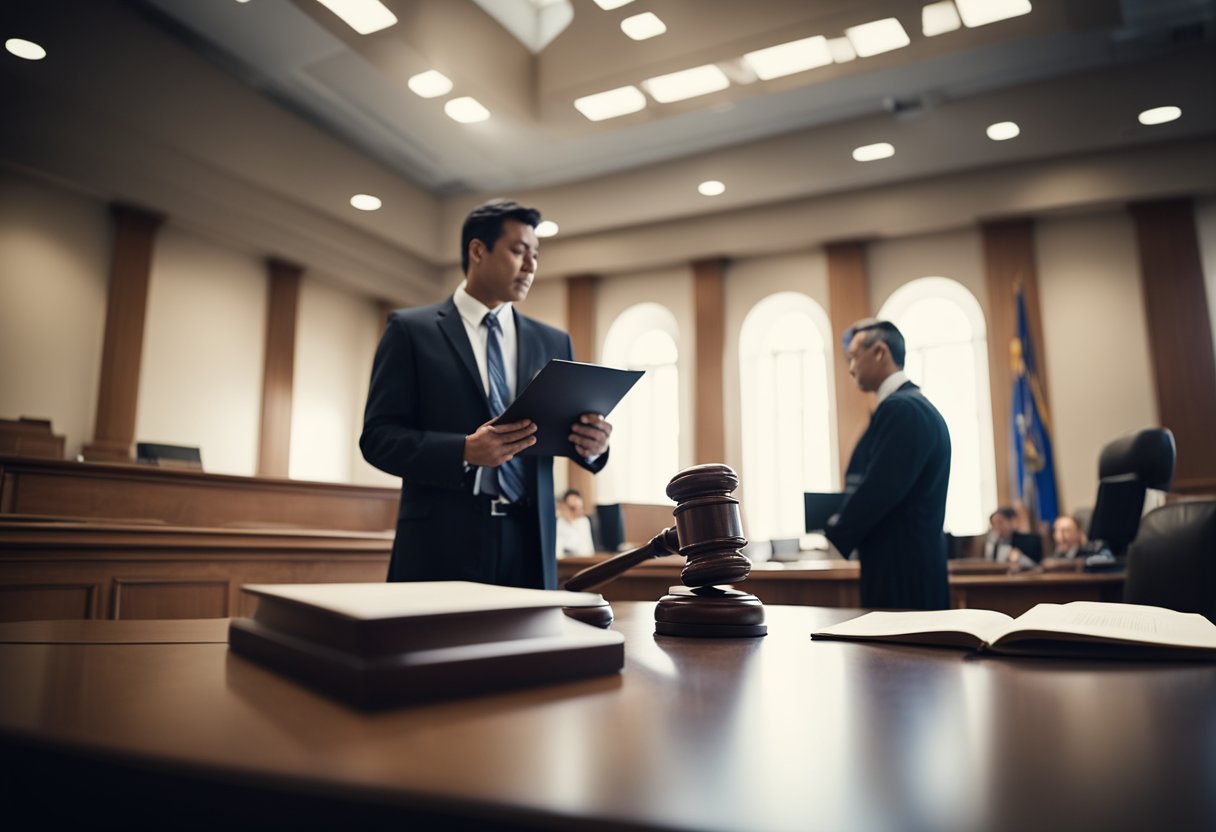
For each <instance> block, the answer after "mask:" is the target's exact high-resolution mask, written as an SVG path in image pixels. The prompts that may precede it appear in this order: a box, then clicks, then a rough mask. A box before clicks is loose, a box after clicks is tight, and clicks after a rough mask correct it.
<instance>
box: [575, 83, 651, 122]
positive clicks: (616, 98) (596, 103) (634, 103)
mask: <svg viewBox="0 0 1216 832" xmlns="http://www.w3.org/2000/svg"><path fill="white" fill-rule="evenodd" d="M645 106H646V96H644V95H642V91H641V90H639V89H638V88H637V87H635V86H632V85H631V86H628V87H617V88H616V89H614V90H608V91H607V92H597V93H596V94H595V95H584V96H583V97H582V98H576V99H575V100H574V107H575V109H576V110H578V111H579V112H580V113H582V114H583V115H585V116H586V117H587V118H589V119H590V120H591V121H603V120H604V119H608V118H616V117H617V116H625V115H629V114H630V113H636V112H637V111H638V110H641V109H643V108H644V107H645Z"/></svg>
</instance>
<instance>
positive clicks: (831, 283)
mask: <svg viewBox="0 0 1216 832" xmlns="http://www.w3.org/2000/svg"><path fill="white" fill-rule="evenodd" d="M824 251H825V253H826V254H827V265H828V317H829V318H830V319H831V323H832V344H831V349H832V355H833V356H834V361H835V371H834V373H833V375H834V376H835V379H836V443H837V448H838V449H839V451H840V481H841V483H842V484H843V482H844V471H845V468H847V467H848V465H849V457H850V456H852V454H853V448H855V447H856V446H857V441H858V440H859V439H861V434H862V433H864V432H865V429H866V426H867V425H868V424H869V422H870V410H871V408H872V398H873V397H872V396H871V395H869V394H867V393H862V392H861V390H859V389H858V387H857V382H855V381H853V377H852V376H850V375H849V363H848V359H847V358H846V357H845V352H844V348H843V346H842V345H840V343H839V341H838V340H837V339H838V338H840V337H841V336H842V335H843V334H844V331H845V330H846V329H848V328H849V327H850V326H852V325H853V324H854V323H856V322H857V321H859V320H861V319H862V318H868V317H870V316H871V315H873V314H874V312H873V309H872V307H871V306H870V289H869V282H868V280H867V276H866V244H865V243H862V242H846V243H828V245H827V246H826V247H825V248H824Z"/></svg>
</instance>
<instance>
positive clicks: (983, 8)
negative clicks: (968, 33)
mask: <svg viewBox="0 0 1216 832" xmlns="http://www.w3.org/2000/svg"><path fill="white" fill-rule="evenodd" d="M956 2H957V4H958V13H959V14H960V15H961V16H962V18H963V25H965V26H967V27H969V28H974V27H976V26H987V25H988V24H989V23H996V22H997V21H998V20H1008V19H1009V18H1011V17H1020V16H1021V15H1024V14H1030V11H1031V9H1030V0H956Z"/></svg>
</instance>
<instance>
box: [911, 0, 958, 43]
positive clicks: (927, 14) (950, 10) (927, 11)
mask: <svg viewBox="0 0 1216 832" xmlns="http://www.w3.org/2000/svg"><path fill="white" fill-rule="evenodd" d="M962 25H963V22H962V21H961V20H959V19H958V9H957V8H955V6H954V0H945V2H943V3H930V4H928V5H927V6H925V7H924V8H923V9H921V10H920V30H921V33H922V34H923V35H924V36H925V37H927V38H932V37H936V36H937V35H944V34H946V33H947V32H953V31H955V30H956V29H958V28H959V27H961V26H962Z"/></svg>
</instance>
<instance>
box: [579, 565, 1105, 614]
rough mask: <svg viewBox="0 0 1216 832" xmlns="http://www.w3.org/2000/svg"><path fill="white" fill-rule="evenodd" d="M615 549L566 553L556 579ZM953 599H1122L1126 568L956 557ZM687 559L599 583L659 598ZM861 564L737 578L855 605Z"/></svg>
mask: <svg viewBox="0 0 1216 832" xmlns="http://www.w3.org/2000/svg"><path fill="white" fill-rule="evenodd" d="M608 557H610V556H609V555H589V556H585V557H568V558H561V559H560V560H558V562H557V583H558V586H561V585H562V584H564V583H565V582H566V581H567V580H569V579H570V578H571V577H573V576H574V574H575V573H576V572H579V571H580V570H582V569H585V568H586V567H588V566H590V565H592V564H594V563H599V562H600V561H603V560H606V559H607V558H608ZM950 564H951V573H950V603H951V606H953V607H972V608H979V609H990V610H997V611H998V612H1003V613H1007V614H1009V615H1013V616H1018V615H1021V614H1022V613H1024V612H1026V611H1027V610H1028V609H1030V608H1031V607H1033V606H1034V605H1035V604H1038V603H1061V602H1064V601H1119V600H1121V599H1122V597H1123V573H1122V572H1023V573H1017V574H1012V575H1011V574H1009V572H1008V569H1007V568H1006V567H1005V566H1004V565H1002V564H994V563H987V562H982V561H979V562H964V561H950ZM683 566H684V559H683V558H682V557H679V556H678V555H673V556H670V557H664V558H655V559H654V560H651V561H646V562H644V563H641V564H639V565H637V566H635V567H634V568H633V569H631V570H629V571H628V572H626V573H625V574H623V575H621V576H620V577H618V578H617V579H616V580H614V581H612V582H611V583H609V584H606V585H604V586H602V587H600V588H599V589H597V590H595V591H596V592H599V593H600V594H601V595H603V596H604V597H605V598H607V599H608V600H609V601H613V602H615V601H655V600H658V599H659V598H661V597H662V596H663V595H664V594H666V592H667V588H668V587H671V586H676V585H678V584H679V583H680V570H681V569H682V568H683ZM859 575H860V565H859V564H858V563H857V561H848V560H808V561H798V562H796V563H767V564H760V565H759V566H757V567H756V568H754V569H753V570H752V572H751V575H749V576H748V578H747V580H746V581H743V582H742V583H740V584H738V588H739V589H744V590H746V591H748V592H751V593H753V594H754V595H756V596H757V597H758V598H759V599H760V600H761V601H763V602H764V603H765V604H793V605H798V606H823V607H856V606H858V605H859V604H860V603H861V594H860V591H859V587H858V578H859Z"/></svg>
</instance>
